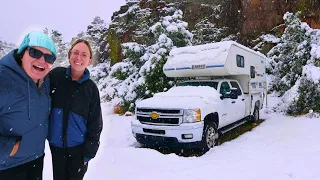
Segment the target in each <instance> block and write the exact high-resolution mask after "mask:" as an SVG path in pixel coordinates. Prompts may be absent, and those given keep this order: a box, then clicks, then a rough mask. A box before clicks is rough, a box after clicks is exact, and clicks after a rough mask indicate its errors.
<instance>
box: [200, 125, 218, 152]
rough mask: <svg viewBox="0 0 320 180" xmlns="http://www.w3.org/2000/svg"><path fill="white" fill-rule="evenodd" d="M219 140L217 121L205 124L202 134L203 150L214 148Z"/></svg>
mask: <svg viewBox="0 0 320 180" xmlns="http://www.w3.org/2000/svg"><path fill="white" fill-rule="evenodd" d="M218 142H219V132H218V128H217V125H216V123H215V122H210V123H207V124H205V127H204V131H203V135H202V143H201V146H202V150H203V151H205V152H206V151H208V150H209V149H211V148H213V147H214V146H215V145H217V144H218Z"/></svg>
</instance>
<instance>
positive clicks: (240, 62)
mask: <svg viewBox="0 0 320 180" xmlns="http://www.w3.org/2000/svg"><path fill="white" fill-rule="evenodd" d="M237 66H238V67H242V68H243V67H244V57H243V56H241V55H239V54H237Z"/></svg>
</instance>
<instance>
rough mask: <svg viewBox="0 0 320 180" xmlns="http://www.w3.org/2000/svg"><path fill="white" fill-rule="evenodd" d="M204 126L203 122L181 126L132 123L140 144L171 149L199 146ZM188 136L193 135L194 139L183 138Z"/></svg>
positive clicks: (133, 131)
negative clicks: (174, 147)
mask: <svg viewBox="0 0 320 180" xmlns="http://www.w3.org/2000/svg"><path fill="white" fill-rule="evenodd" d="M203 126H204V123H203V121H201V122H197V123H188V124H187V123H186V124H181V125H179V126H160V125H149V124H142V123H140V121H138V120H133V121H132V122H131V127H132V133H133V135H134V137H135V138H136V139H137V141H138V142H139V143H141V144H146V145H157V146H170V147H171V146H184V145H186V146H193V145H198V144H199V142H200V141H201V140H202V133H203ZM150 131H151V132H150ZM186 134H188V135H190V134H192V136H193V137H192V138H190V139H185V138H183V135H186Z"/></svg>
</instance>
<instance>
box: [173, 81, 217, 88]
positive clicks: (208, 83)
mask: <svg viewBox="0 0 320 180" xmlns="http://www.w3.org/2000/svg"><path fill="white" fill-rule="evenodd" d="M178 86H209V87H212V88H215V89H217V87H218V82H212V81H198V82H197V81H189V82H188V81H187V82H182V83H179V84H178Z"/></svg>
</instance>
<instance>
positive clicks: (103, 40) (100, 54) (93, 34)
mask: <svg viewBox="0 0 320 180" xmlns="http://www.w3.org/2000/svg"><path fill="white" fill-rule="evenodd" d="M107 31H108V26H107V24H106V23H105V22H104V20H103V19H101V18H100V17H99V16H96V17H95V18H94V19H93V21H92V22H91V24H90V25H89V26H88V27H87V36H88V37H89V39H90V41H91V42H92V49H93V51H94V59H96V60H97V62H98V63H99V62H100V63H101V62H105V60H106V59H107V58H108V46H107Z"/></svg>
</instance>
